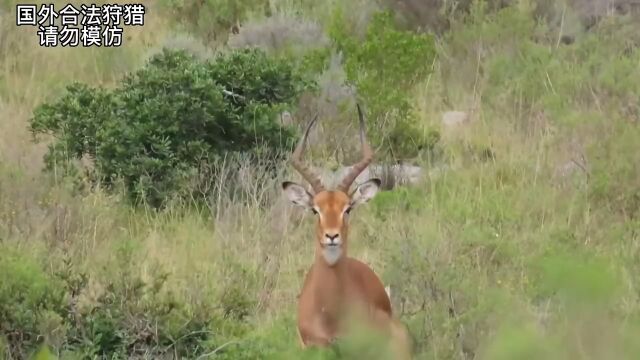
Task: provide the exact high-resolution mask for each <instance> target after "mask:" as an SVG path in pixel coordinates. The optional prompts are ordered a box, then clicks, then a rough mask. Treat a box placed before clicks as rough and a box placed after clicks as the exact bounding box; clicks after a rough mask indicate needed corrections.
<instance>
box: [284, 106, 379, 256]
mask: <svg viewBox="0 0 640 360" xmlns="http://www.w3.org/2000/svg"><path fill="white" fill-rule="evenodd" d="M357 108H358V117H359V122H360V143H361V145H362V159H361V160H360V161H359V162H357V163H356V164H355V165H353V166H352V167H351V169H350V171H349V172H348V173H347V174H346V175H345V176H344V178H343V179H342V181H341V182H340V184H339V185H338V188H337V189H336V190H327V189H325V187H324V185H323V184H322V181H321V179H320V176H319V175H318V174H317V173H315V172H314V171H313V170H312V169H311V168H310V167H307V166H306V165H304V164H303V162H302V153H303V152H304V149H305V147H306V142H307V137H308V136H309V131H310V130H311V128H312V127H313V125H314V124H315V122H316V120H317V118H318V117H317V116H315V117H314V118H313V119H312V120H311V121H310V122H309V124H308V125H307V128H306V130H305V132H304V135H303V136H302V139H301V140H300V142H299V143H298V145H297V146H296V149H295V151H294V152H293V154H292V157H291V163H292V166H293V167H294V168H295V169H296V170H297V171H298V172H299V173H300V175H302V177H303V178H304V179H305V180H306V181H307V182H309V184H310V185H311V188H312V190H313V194H312V193H310V192H308V191H307V190H306V189H305V188H304V187H303V186H302V185H300V184H297V183H295V182H291V181H285V182H283V183H282V189H283V190H284V193H285V195H286V196H287V198H288V199H289V200H290V201H291V202H292V203H294V204H295V205H297V206H300V207H303V208H305V209H308V210H310V211H312V212H313V213H314V214H315V215H316V216H317V222H316V237H315V238H316V253H317V254H322V257H323V258H324V260H325V261H326V263H327V264H328V265H329V266H333V265H335V264H336V263H337V262H338V261H339V260H340V259H341V258H343V257H344V255H345V254H346V250H347V237H348V231H349V214H350V212H351V210H352V209H354V208H355V207H356V206H358V205H360V204H363V203H366V202H367V201H369V200H371V199H372V198H373V197H374V196H375V195H376V193H377V192H378V190H379V189H380V183H381V181H380V179H377V178H374V179H369V180H367V181H365V182H363V183H361V184H358V185H357V186H356V187H355V189H353V190H352V191H350V190H349V189H350V187H351V185H352V183H353V182H354V180H355V179H356V178H357V177H358V175H359V174H360V173H362V171H363V170H364V169H366V167H367V166H368V165H369V164H370V163H371V161H372V160H373V151H372V150H371V147H370V146H369V144H368V143H367V140H366V137H365V125H364V116H363V115H362V110H361V109H360V106H359V105H357Z"/></svg>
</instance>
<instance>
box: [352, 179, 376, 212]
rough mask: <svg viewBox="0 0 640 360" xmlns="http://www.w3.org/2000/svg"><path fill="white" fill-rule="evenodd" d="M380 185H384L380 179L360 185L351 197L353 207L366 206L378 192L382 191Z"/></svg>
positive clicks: (370, 180)
mask: <svg viewBox="0 0 640 360" xmlns="http://www.w3.org/2000/svg"><path fill="white" fill-rule="evenodd" d="M380 184H382V181H380V179H377V178H373V179H369V180H367V181H365V182H363V183H362V184H360V185H358V187H356V189H355V190H354V191H353V195H351V205H352V206H355V205H360V204H364V203H366V202H367V201H369V200H371V199H373V197H374V196H376V194H377V193H378V191H380Z"/></svg>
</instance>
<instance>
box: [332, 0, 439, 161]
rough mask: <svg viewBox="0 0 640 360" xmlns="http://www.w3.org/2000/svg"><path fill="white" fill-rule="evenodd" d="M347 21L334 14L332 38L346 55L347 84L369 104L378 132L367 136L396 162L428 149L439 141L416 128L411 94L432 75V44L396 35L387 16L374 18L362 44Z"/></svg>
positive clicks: (404, 33)
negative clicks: (353, 87) (349, 28)
mask: <svg viewBox="0 0 640 360" xmlns="http://www.w3.org/2000/svg"><path fill="white" fill-rule="evenodd" d="M345 21H346V20H345V18H344V16H342V14H341V13H339V12H338V13H337V14H336V17H335V21H334V23H333V25H332V28H331V31H330V34H331V36H332V38H333V40H334V41H335V42H336V45H337V46H338V49H339V50H341V51H343V52H344V54H345V70H346V73H347V78H348V80H349V82H351V83H353V84H354V85H355V86H356V88H357V89H358V93H359V95H360V96H361V97H362V98H363V99H364V102H365V103H366V104H367V108H368V112H369V114H368V119H369V121H370V123H371V124H370V126H371V127H372V128H374V129H376V130H377V131H371V137H372V139H371V141H372V143H374V144H375V145H376V146H380V145H382V146H384V147H383V151H384V152H385V153H386V154H381V155H386V156H387V157H392V158H395V159H403V158H408V157H413V156H415V155H416V153H417V151H419V150H421V149H423V148H430V147H432V146H433V145H434V143H435V141H437V139H438V137H437V136H434V135H433V134H429V135H424V134H423V132H422V131H421V130H420V129H419V128H417V126H416V117H415V114H414V113H413V111H412V110H413V109H412V106H411V103H410V91H411V90H412V88H413V86H415V85H416V84H417V83H418V82H419V81H421V80H423V79H425V77H426V76H427V75H428V74H429V73H430V72H431V66H432V64H433V61H434V58H435V56H436V53H435V45H434V39H433V38H432V37H431V36H429V35H426V34H416V33H413V32H409V31H401V30H399V29H398V28H397V26H396V24H395V22H394V19H393V15H392V13H391V12H389V11H385V12H379V13H377V14H375V15H374V16H373V18H372V20H371V23H370V24H369V27H368V29H367V33H366V34H365V37H364V39H358V38H356V37H355V36H351V35H350V34H349V31H348V27H347V24H346V23H345Z"/></svg>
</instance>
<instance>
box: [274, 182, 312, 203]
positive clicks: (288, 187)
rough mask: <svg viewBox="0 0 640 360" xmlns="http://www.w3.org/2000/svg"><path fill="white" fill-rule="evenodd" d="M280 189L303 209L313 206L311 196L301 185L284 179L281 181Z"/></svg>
mask: <svg viewBox="0 0 640 360" xmlns="http://www.w3.org/2000/svg"><path fill="white" fill-rule="evenodd" d="M282 190H283V191H284V194H285V195H286V196H287V198H288V199H289V201H291V202H292V203H294V204H296V205H298V206H300V207H303V208H305V209H311V208H313V196H311V194H309V192H308V191H307V190H306V189H305V188H304V187H303V186H302V185H300V184H296V183H294V182H291V181H285V182H283V183H282Z"/></svg>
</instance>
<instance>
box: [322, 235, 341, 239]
mask: <svg viewBox="0 0 640 360" xmlns="http://www.w3.org/2000/svg"><path fill="white" fill-rule="evenodd" d="M339 235H340V234H333V235H332V234H324V236H325V237H326V238H327V239H329V240H332V241H333V240H335V239H336V238H337V237H338V236H339Z"/></svg>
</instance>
